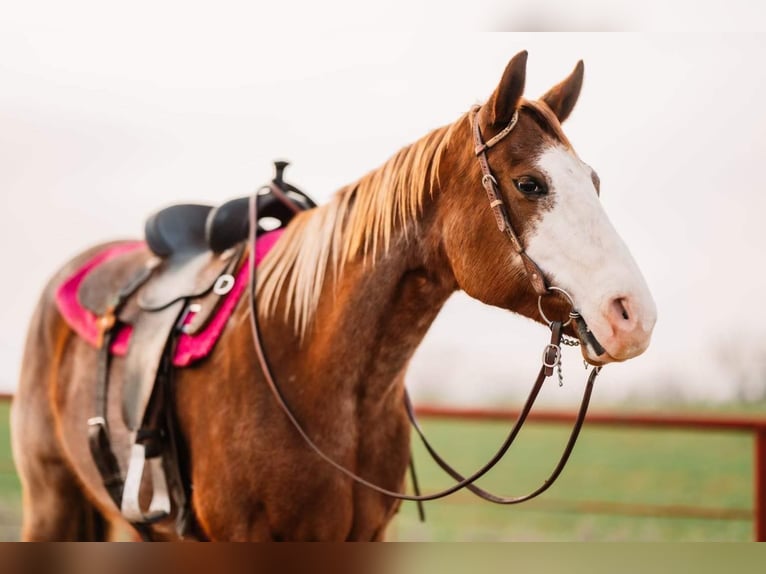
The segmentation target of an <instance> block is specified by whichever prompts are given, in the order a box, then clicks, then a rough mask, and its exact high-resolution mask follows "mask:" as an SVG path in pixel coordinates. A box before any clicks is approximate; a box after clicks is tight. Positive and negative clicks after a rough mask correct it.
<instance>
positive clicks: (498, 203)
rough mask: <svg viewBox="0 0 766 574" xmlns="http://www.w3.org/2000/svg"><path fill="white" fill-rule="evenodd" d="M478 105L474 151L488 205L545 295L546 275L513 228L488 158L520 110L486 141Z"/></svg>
mask: <svg viewBox="0 0 766 574" xmlns="http://www.w3.org/2000/svg"><path fill="white" fill-rule="evenodd" d="M479 109H481V108H480V106H474V107H473V108H471V116H470V118H471V127H472V131H473V141H474V153H475V154H476V157H477V158H478V160H479V166H480V167H481V185H482V187H484V191H486V192H487V199H488V200H489V207H490V209H492V213H493V215H494V216H495V223H496V224H497V228H498V229H499V230H500V231H501V232H503V233H505V235H506V236H507V237H508V240H509V241H510V242H511V245H512V246H513V249H514V251H515V252H516V253H517V254H518V255H519V256H520V257H521V260H522V263H523V264H524V269H525V270H526V272H527V277H529V282H530V283H531V284H532V289H534V291H535V293H537V294H538V295H546V294H547V293H548V285H547V283H546V281H545V275H544V274H543V272H542V271H541V270H540V267H539V266H538V265H537V263H535V262H534V260H533V259H532V258H531V257H530V256H529V255H527V252H526V251H525V250H524V246H523V245H522V243H521V240H520V239H519V236H518V235H517V234H516V232H515V231H514V229H513V225H512V224H511V218H510V215H509V207H508V205H507V203H506V202H505V200H504V199H503V194H502V193H500V189H499V185H498V183H497V179H496V178H495V176H494V175H492V170H491V169H490V167H489V160H488V159H487V151H489V150H490V149H491V148H492V146H494V145H495V144H497V143H498V142H499V141H500V140H502V139H503V138H504V137H505V136H507V135H508V134H509V133H511V130H513V128H514V126H515V125H516V122H518V119H519V112H518V111H516V112H515V113H514V114H513V118H511V121H510V122H509V123H508V125H507V126H505V128H503V129H502V131H500V132H499V133H498V134H497V135H495V136H494V137H493V138H491V139H490V140H489V141H488V142H487V143H484V141H483V140H482V137H481V128H480V127H479V118H478V113H479Z"/></svg>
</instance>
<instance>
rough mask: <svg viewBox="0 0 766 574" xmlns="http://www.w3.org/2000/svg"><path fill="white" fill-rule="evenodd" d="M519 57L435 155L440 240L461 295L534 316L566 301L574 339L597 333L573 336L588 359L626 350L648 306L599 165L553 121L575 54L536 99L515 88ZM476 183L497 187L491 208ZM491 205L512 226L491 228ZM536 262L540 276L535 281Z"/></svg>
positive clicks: (630, 353)
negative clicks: (460, 134) (464, 132)
mask: <svg viewBox="0 0 766 574" xmlns="http://www.w3.org/2000/svg"><path fill="white" fill-rule="evenodd" d="M526 62H527V53H526V52H521V53H519V54H517V55H516V56H515V57H514V58H513V59H511V61H510V62H509V64H508V66H507V67H506V69H505V72H504V74H503V77H502V79H501V80H500V83H499V84H498V86H497V88H496V89H495V90H494V92H493V93H492V95H491V96H490V98H489V100H487V102H486V103H484V104H483V105H482V106H481V107H480V109H479V110H478V112H476V113H474V114H472V115H471V117H470V118H469V120H470V123H471V124H472V125H471V129H473V130H474V134H477V133H478V134H480V135H479V136H478V137H477V138H476V139H472V138H470V136H469V137H468V141H464V142H463V141H461V142H460V143H458V142H455V137H453V139H452V141H451V143H450V147H457V148H459V150H460V151H459V152H458V153H452V154H450V156H449V158H450V159H449V160H447V159H446V157H445V161H444V162H443V164H442V165H441V166H439V171H438V175H439V179H440V182H441V189H442V192H443V201H442V202H441V207H440V209H439V216H438V218H439V229H440V233H441V242H442V246H443V249H444V252H445V254H446V257H447V259H448V261H449V266H450V268H451V272H452V273H453V274H454V277H455V280H456V281H457V283H458V285H459V287H460V288H462V289H463V290H464V291H465V292H466V293H468V294H469V295H470V296H472V297H474V298H476V299H479V300H481V301H483V302H485V303H488V304H491V305H495V306H498V307H503V308H506V309H509V310H512V311H515V312H518V313H521V314H523V315H526V316H528V317H531V318H533V319H535V320H538V321H543V322H544V321H545V318H544V316H545V317H550V318H551V319H558V320H562V321H566V320H567V319H568V315H567V314H568V313H569V312H570V311H572V310H573V309H572V307H574V310H576V312H578V313H579V314H580V315H581V317H582V319H583V320H584V322H585V324H587V327H588V329H589V330H590V334H587V333H585V332H584V330H583V329H581V330H580V332H579V333H578V330H576V329H575V328H574V324H572V325H570V326H569V327H568V329H569V334H570V335H575V336H578V335H579V338H580V339H581V340H583V339H587V338H588V337H590V336H591V334H592V337H595V339H596V341H597V343H599V344H600V345H599V344H584V345H582V349H583V356H584V358H585V359H586V360H587V361H588V362H590V363H592V364H596V365H601V364H605V363H609V362H614V361H625V360H627V359H630V358H632V357H635V356H637V355H639V354H641V353H642V352H643V351H645V350H646V348H647V347H648V345H649V341H650V338H651V334H652V330H653V327H654V324H655V321H656V308H655V304H654V301H653V299H652V296H651V294H650V292H649V289H648V287H647V285H646V282H645V280H644V278H643V276H642V274H641V272H640V270H639V268H638V266H637V264H636V262H635V261H634V259H633V257H632V256H631V254H630V252H629V250H628V248H627V246H626V245H625V243H624V241H623V240H622V238H621V237H620V236H619V235H618V233H617V231H616V230H615V229H614V227H613V225H612V223H611V222H610V220H609V218H608V216H607V214H606V212H605V211H604V209H603V207H602V205H601V203H600V201H599V194H600V189H599V188H600V184H599V178H598V176H597V175H596V172H595V171H594V170H593V168H591V167H590V166H589V165H588V164H587V163H585V162H584V161H583V160H582V159H580V157H579V156H578V155H577V153H576V152H575V150H574V148H573V146H572V144H571V142H570V141H569V139H568V138H567V137H566V135H565V134H564V131H563V129H562V127H561V124H562V123H563V122H564V121H565V120H566V118H567V117H568V116H569V115H570V113H571V112H572V109H573V108H574V106H575V104H576V102H577V99H578V96H579V94H580V89H581V87H582V81H583V69H584V68H583V63H582V62H579V63H578V64H577V66H576V67H575V69H574V71H573V72H572V73H571V74H570V75H569V76H568V77H567V78H566V79H565V80H564V81H562V82H561V83H559V84H557V85H556V86H554V87H553V88H551V89H550V90H549V91H548V92H547V93H545V94H544V95H543V96H542V97H541V98H540V99H539V100H534V101H533V100H527V99H525V98H524V97H523V92H524V83H525V76H526ZM466 123H468V122H466ZM473 124H477V125H475V126H474V125H473ZM477 128H478V130H477ZM456 135H457V134H455V136H456ZM482 142H486V144H488V145H484V146H483V147H484V149H482V145H481V144H482ZM481 155H484V158H485V160H486V165H487V167H488V168H489V170H490V171H489V172H488V171H487V170H486V169H484V168H483V167H482V166H481V165H480V161H479V159H477V156H481ZM445 164H447V165H445ZM446 169H449V172H447V171H446ZM488 173H491V177H487V175H488ZM446 175H448V176H449V177H445V176H446ZM444 179H447V180H448V181H444ZM488 180H489V181H488ZM483 183H484V184H489V185H490V187H491V188H492V187H493V188H494V189H495V190H496V192H497V194H498V195H499V197H496V198H495V201H492V189H490V191H489V193H490V204H489V205H490V207H491V208H492V209H489V208H488V202H487V194H485V193H484V190H483V189H482V184H483ZM485 187H486V186H485ZM498 209H500V210H501V211H502V212H503V213H505V214H506V215H504V216H502V217H505V218H506V219H507V223H508V225H509V227H510V237H509V233H508V232H507V231H508V230H506V233H498V225H499V226H500V227H501V228H502V227H503V222H502V221H500V220H501V219H502V217H501V216H500V215H499V213H500V212H497V210H498ZM493 210H494V211H495V217H496V218H499V219H498V220H493ZM496 223H498V225H496ZM501 230H502V229H501ZM514 238H517V240H518V243H517V244H516V243H515V241H516V239H514ZM509 239H510V240H509ZM538 272H539V273H541V274H542V276H543V277H542V279H543V283H540V285H543V284H544V286H543V287H542V288H538V289H535V280H536V279H538V280H539V277H537V275H538ZM546 288H548V289H549V290H548V292H547V294H544V295H542V296H540V294H541V292H542V291H544V290H545V289H546ZM552 288H556V289H552ZM562 292H563V293H564V295H565V296H562ZM541 309H544V311H542V312H541ZM543 314H544V316H543ZM584 335H585V336H584ZM583 342H587V341H583ZM591 343H592V341H591ZM599 347H601V348H599Z"/></svg>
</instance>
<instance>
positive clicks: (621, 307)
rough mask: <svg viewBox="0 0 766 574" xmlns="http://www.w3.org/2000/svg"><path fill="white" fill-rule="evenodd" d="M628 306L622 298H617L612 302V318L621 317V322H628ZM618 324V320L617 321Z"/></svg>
mask: <svg viewBox="0 0 766 574" xmlns="http://www.w3.org/2000/svg"><path fill="white" fill-rule="evenodd" d="M628 308H629V305H628V302H627V300H626V299H625V298H624V297H618V298H617V299H613V300H612V313H613V315H612V316H613V317H615V318H617V317H621V318H622V320H623V321H630V312H629V311H628ZM617 322H619V319H617Z"/></svg>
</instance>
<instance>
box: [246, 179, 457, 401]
mask: <svg viewBox="0 0 766 574" xmlns="http://www.w3.org/2000/svg"><path fill="white" fill-rule="evenodd" d="M437 186H438V184H437ZM440 197H441V190H440V189H438V187H435V188H433V189H431V188H430V186H429V188H428V189H424V190H423V198H424V199H423V206H422V210H421V213H420V216H419V217H418V220H417V221H413V222H410V224H409V225H408V227H407V231H406V233H405V231H404V229H401V228H400V229H397V231H396V233H395V235H394V237H393V238H392V240H391V242H390V246H389V249H388V250H387V251H386V252H385V253H382V254H381V253H378V254H377V256H373V255H371V254H369V253H368V254H367V256H364V255H359V256H357V257H354V258H352V259H351V260H348V261H346V263H345V264H344V266H343V270H342V272H341V273H339V274H337V275H336V274H334V273H332V272H330V271H328V272H327V273H326V275H325V280H324V283H323V285H322V290H321V297H320V298H319V303H318V305H317V307H316V309H315V311H314V313H313V316H312V318H311V322H310V325H309V327H308V329H307V330H306V332H305V333H304V334H302V335H301V334H300V333H299V332H298V330H296V329H295V328H294V327H293V323H292V321H291V320H290V318H289V317H288V318H287V320H285V313H284V312H283V309H284V307H283V305H284V301H282V302H281V303H280V305H279V306H278V307H277V309H276V312H274V313H267V314H266V315H267V316H265V317H263V319H262V320H261V324H262V325H263V331H264V335H265V337H266V343H267V344H266V347H267V352H268V353H269V354H270V359H271V358H272V355H273V360H272V363H273V364H274V365H275V366H276V367H277V370H280V366H281V365H280V364H279V363H288V365H287V366H286V367H282V370H283V373H282V378H283V379H285V380H295V381H296V382H297V384H300V385H303V384H305V382H307V381H309V380H310V381H311V388H306V389H304V390H303V391H302V392H303V393H305V394H306V396H307V397H311V396H312V395H313V398H315V399H317V400H320V399H321V400H323V401H326V400H327V397H328V396H330V395H329V393H333V395H332V396H337V397H343V396H347V395H346V393H348V392H351V393H355V395H356V396H357V397H360V396H364V397H365V398H366V399H367V400H371V401H377V400H379V399H380V398H381V397H383V396H385V395H386V394H387V393H389V391H391V389H392V388H396V387H397V386H401V384H402V383H403V375H404V371H405V369H406V367H407V364H408V362H409V360H410V359H411V357H412V355H413V354H414V352H415V350H416V348H417V346H418V345H419V344H420V342H421V341H422V339H423V337H424V336H425V334H426V332H427V330H428V328H429V327H430V325H431V323H432V322H433V320H434V319H435V318H436V316H437V314H438V312H439V310H440V309H441V307H442V305H443V304H444V302H445V301H446V300H447V298H448V297H449V296H450V294H451V293H452V292H454V291H455V290H456V288H457V284H456V282H455V278H454V275H453V274H452V272H451V270H450V269H449V265H448V263H447V261H446V257H445V256H444V253H443V250H442V248H441V240H440V238H441V234H440V231H439V228H438V226H439V205H438V204H439V198H440ZM304 215H306V216H311V214H310V212H309V213H306V214H304ZM307 228H308V229H310V226H307ZM290 240H291V241H296V242H310V241H312V240H315V239H314V238H312V237H310V236H309V235H306V236H305V237H303V236H301V235H300V234H299V235H295V236H292V237H291V238H290ZM288 315H289V313H288ZM241 340H243V341H249V340H250V337H249V335H248V336H246V337H243V338H241ZM300 381H302V382H300ZM394 394H395V395H396V394H398V393H394ZM389 396H391V395H389Z"/></svg>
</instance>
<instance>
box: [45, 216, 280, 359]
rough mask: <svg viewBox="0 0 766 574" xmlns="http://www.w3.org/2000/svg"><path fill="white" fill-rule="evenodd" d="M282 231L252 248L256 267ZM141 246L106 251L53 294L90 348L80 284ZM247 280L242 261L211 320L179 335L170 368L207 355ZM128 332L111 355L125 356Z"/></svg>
mask: <svg viewBox="0 0 766 574" xmlns="http://www.w3.org/2000/svg"><path fill="white" fill-rule="evenodd" d="M282 231H283V230H281V229H278V230H275V231H270V232H268V233H265V234H263V235H262V236H260V237H259V238H258V241H257V243H256V247H255V264H256V265H258V264H259V263H260V262H261V261H262V260H263V258H264V257H265V256H266V255H267V254H268V252H269V251H270V250H271V248H272V247H273V246H274V245H275V244H276V242H277V240H279V238H280V237H281V235H282ZM145 245H146V244H145V243H144V242H143V241H136V242H132V243H121V244H119V245H116V246H112V247H108V248H106V249H105V250H104V251H101V252H99V253H98V254H97V255H95V256H94V257H92V258H91V259H90V260H89V261H88V262H87V263H85V264H84V265H83V266H82V267H80V268H79V269H78V270H77V271H76V272H75V273H73V274H72V275H70V276H69V277H68V278H67V279H65V280H64V281H63V282H62V283H61V285H59V287H58V289H57V291H56V305H57V306H58V309H59V312H60V313H61V315H62V317H63V318H64V320H65V321H66V322H67V324H68V325H69V326H70V327H71V328H72V330H73V331H74V332H75V333H77V334H78V335H79V336H80V337H82V338H83V339H85V340H86V341H87V342H88V343H90V344H91V345H93V346H94V347H97V346H98V338H99V329H98V317H97V316H96V315H95V314H94V313H93V312H91V311H90V310H89V309H86V308H85V307H83V306H82V305H81V304H80V301H79V300H78V298H77V292H78V290H79V287H80V284H81V283H82V282H83V280H84V279H85V277H87V275H88V273H90V272H91V271H93V270H94V269H95V268H96V267H98V266H99V265H100V264H102V263H105V262H107V261H109V260H110V259H113V258H115V257H118V256H120V255H123V254H125V253H128V252H130V251H133V250H136V249H140V248H142V247H144V246H145ZM248 279H249V277H248V265H247V259H245V264H244V265H242V267H241V268H240V269H239V271H238V273H237V277H236V278H235V283H234V287H233V288H232V289H231V291H229V292H228V293H227V294H226V295H224V300H223V301H222V302H221V304H220V305H219V307H218V310H217V311H216V314H215V316H214V317H212V319H211V320H210V321H209V322H208V324H207V325H206V326H205V327H204V328H203V329H202V330H200V331H199V332H197V333H195V334H194V335H189V334H186V333H182V334H181V335H180V336H179V338H178V343H177V345H176V351H175V355H174V356H173V365H175V366H176V367H186V366H188V365H191V364H192V363H194V362H196V361H199V360H200V359H203V358H205V357H206V356H207V355H208V354H210V351H212V350H213V347H214V346H215V343H216V341H217V340H218V338H219V337H220V336H221V333H222V332H223V329H224V327H225V326H226V322H227V321H228V320H229V317H231V314H232V313H233V312H234V308H235V307H236V305H237V302H238V301H239V298H240V297H241V296H242V293H243V292H244V291H245V288H246V287H247V284H248ZM192 318H193V314H192V313H191V312H190V313H189V316H187V318H186V322H187V323H188V322H189V321H191V319H192ZM131 332H132V327H131V326H130V325H124V326H122V327H121V328H119V331H117V332H116V333H115V334H114V337H113V339H112V345H111V348H110V351H111V353H112V354H113V355H118V356H124V355H125V354H126V353H127V352H128V345H129V344H130V335H131Z"/></svg>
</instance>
